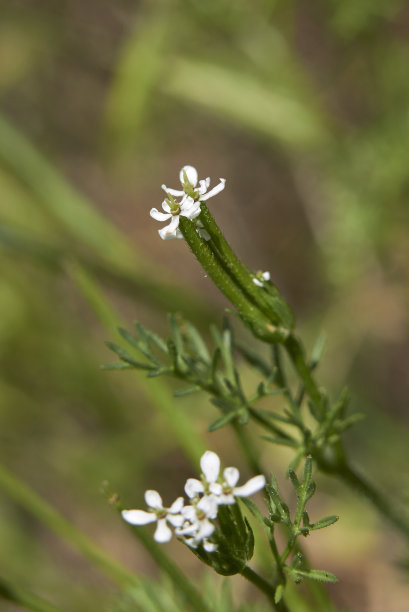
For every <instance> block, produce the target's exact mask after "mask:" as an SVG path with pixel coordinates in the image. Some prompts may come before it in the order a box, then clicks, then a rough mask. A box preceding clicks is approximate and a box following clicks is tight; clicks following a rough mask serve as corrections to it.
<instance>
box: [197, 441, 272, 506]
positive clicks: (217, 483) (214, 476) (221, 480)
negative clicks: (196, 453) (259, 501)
mask: <svg viewBox="0 0 409 612" xmlns="http://www.w3.org/2000/svg"><path fill="white" fill-rule="evenodd" d="M200 466H201V468H202V471H203V476H204V479H205V481H206V483H207V487H204V488H207V490H208V493H209V494H210V495H211V496H213V497H214V498H215V499H216V502H217V503H218V504H234V503H235V499H234V498H235V497H249V495H253V494H254V493H256V492H257V491H260V490H261V489H263V488H264V486H265V484H266V479H265V477H264V476H263V475H262V474H260V475H259V476H254V477H253V478H250V480H248V481H247V482H246V483H245V484H244V485H242V486H241V487H237V486H236V485H237V483H238V480H239V477H240V472H239V470H238V469H237V468H235V467H227V468H226V469H225V470H223V476H222V477H220V476H219V473H220V459H219V457H218V456H217V455H216V453H213V452H211V451H206V452H205V453H204V455H203V456H202V458H201V460H200ZM186 493H187V491H186Z"/></svg>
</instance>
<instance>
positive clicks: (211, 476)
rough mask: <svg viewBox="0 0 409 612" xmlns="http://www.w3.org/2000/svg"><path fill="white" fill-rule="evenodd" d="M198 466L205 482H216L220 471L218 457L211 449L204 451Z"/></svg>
mask: <svg viewBox="0 0 409 612" xmlns="http://www.w3.org/2000/svg"><path fill="white" fill-rule="evenodd" d="M200 467H201V468H202V472H203V474H204V476H205V478H206V480H207V482H216V480H217V478H218V477H219V472H220V459H219V457H218V456H217V455H216V453H213V452H212V451H206V452H205V453H204V455H202V457H201V459H200Z"/></svg>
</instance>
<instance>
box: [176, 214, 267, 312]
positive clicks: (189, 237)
mask: <svg viewBox="0 0 409 612" xmlns="http://www.w3.org/2000/svg"><path fill="white" fill-rule="evenodd" d="M179 229H180V231H181V232H182V234H183V237H184V239H185V240H186V242H187V243H188V245H189V247H190V249H191V250H192V252H193V254H194V256H195V257H196V259H197V260H198V261H199V263H200V264H201V265H202V267H203V268H204V270H205V271H206V272H207V274H208V275H209V276H210V278H211V279H212V281H213V282H214V284H215V285H216V286H217V287H218V288H219V289H220V291H221V292H222V293H223V294H224V295H225V296H226V297H227V299H228V300H229V301H230V302H231V303H232V304H234V306H236V308H237V309H238V310H239V312H240V313H243V314H245V315H247V316H248V317H250V318H253V319H254V318H262V319H264V318H265V317H264V316H263V315H262V313H261V312H260V311H259V310H258V309H257V308H256V307H255V306H254V305H253V304H252V303H251V302H250V301H249V300H248V298H247V296H246V295H245V294H244V293H243V291H242V290H241V288H240V287H239V286H238V285H237V284H236V283H235V281H234V280H233V279H232V278H231V276H230V275H229V274H228V273H227V272H226V270H225V269H224V267H223V266H222V265H220V262H219V258H218V257H217V256H216V255H215V253H214V252H213V251H212V250H211V248H210V247H209V245H208V244H207V243H206V241H204V240H202V239H201V238H200V236H199V235H198V233H197V232H196V228H195V225H194V223H193V222H192V221H190V220H189V219H186V218H185V217H182V216H181V217H180V223H179Z"/></svg>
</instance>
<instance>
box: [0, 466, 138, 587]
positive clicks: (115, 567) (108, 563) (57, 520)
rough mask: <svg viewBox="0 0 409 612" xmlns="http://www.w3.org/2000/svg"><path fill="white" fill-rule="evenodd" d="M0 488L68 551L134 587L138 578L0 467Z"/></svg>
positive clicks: (122, 583) (117, 580) (125, 584)
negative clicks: (81, 555)
mask: <svg viewBox="0 0 409 612" xmlns="http://www.w3.org/2000/svg"><path fill="white" fill-rule="evenodd" d="M0 488H1V489H3V491H5V492H6V493H7V494H8V495H9V496H10V497H11V498H12V499H14V500H15V501H16V502H17V503H19V504H20V505H21V506H23V508H25V509H26V510H27V511H28V512H30V513H31V514H33V515H34V516H35V517H37V519H38V520H40V521H41V522H42V523H44V524H45V525H47V527H49V528H50V529H52V530H53V531H55V532H56V533H57V534H58V535H59V536H60V537H62V538H63V539H64V540H66V541H67V542H68V544H70V546H71V547H73V548H76V549H77V550H78V551H80V552H81V553H82V554H83V555H84V557H86V558H87V559H88V560H89V561H91V562H92V563H93V564H94V565H96V566H98V567H99V568H100V569H101V570H102V571H104V572H105V573H106V574H107V576H109V577H110V578H111V579H112V580H113V581H114V582H116V583H117V584H119V585H120V586H127V585H137V584H138V583H139V578H138V576H136V575H135V574H133V573H132V572H131V571H130V570H128V569H127V568H126V567H125V566H123V565H122V564H121V563H119V561H116V560H115V559H112V558H111V557H110V556H109V555H108V554H107V553H106V552H104V551H103V550H102V549H101V548H99V547H98V546H97V545H96V544H94V543H93V542H92V541H91V540H89V539H88V538H87V536H86V535H84V533H83V532H82V531H80V530H79V529H77V527H75V526H74V525H73V524H72V523H70V521H68V520H67V519H66V518H64V517H63V516H62V515H61V514H60V513H59V512H58V511H57V510H56V509H55V508H53V507H52V506H50V505H49V504H48V503H47V502H46V501H45V500H44V499H42V498H41V497H40V496H39V495H37V493H35V492H34V491H33V490H32V489H30V488H29V487H28V486H27V485H26V484H24V483H23V482H21V481H20V480H19V479H18V478H17V477H16V476H14V475H13V474H12V473H11V472H9V471H8V470H7V469H6V468H5V467H4V466H2V465H0Z"/></svg>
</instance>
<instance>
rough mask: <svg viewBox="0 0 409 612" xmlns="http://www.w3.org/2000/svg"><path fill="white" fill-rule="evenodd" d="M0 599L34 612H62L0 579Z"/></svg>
mask: <svg viewBox="0 0 409 612" xmlns="http://www.w3.org/2000/svg"><path fill="white" fill-rule="evenodd" d="M0 598H3V599H6V600H7V601H12V602H13V603H15V604H17V605H18V606H22V607H23V608H26V609H27V610H32V612H62V611H61V609H60V608H56V607H55V606H53V605H52V604H51V603H49V602H48V601H46V600H45V599H42V598H41V597H38V596H37V595H34V594H33V593H30V591H27V590H26V589H24V588H21V587H20V586H16V585H14V584H10V583H9V582H6V581H5V580H3V578H0Z"/></svg>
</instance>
